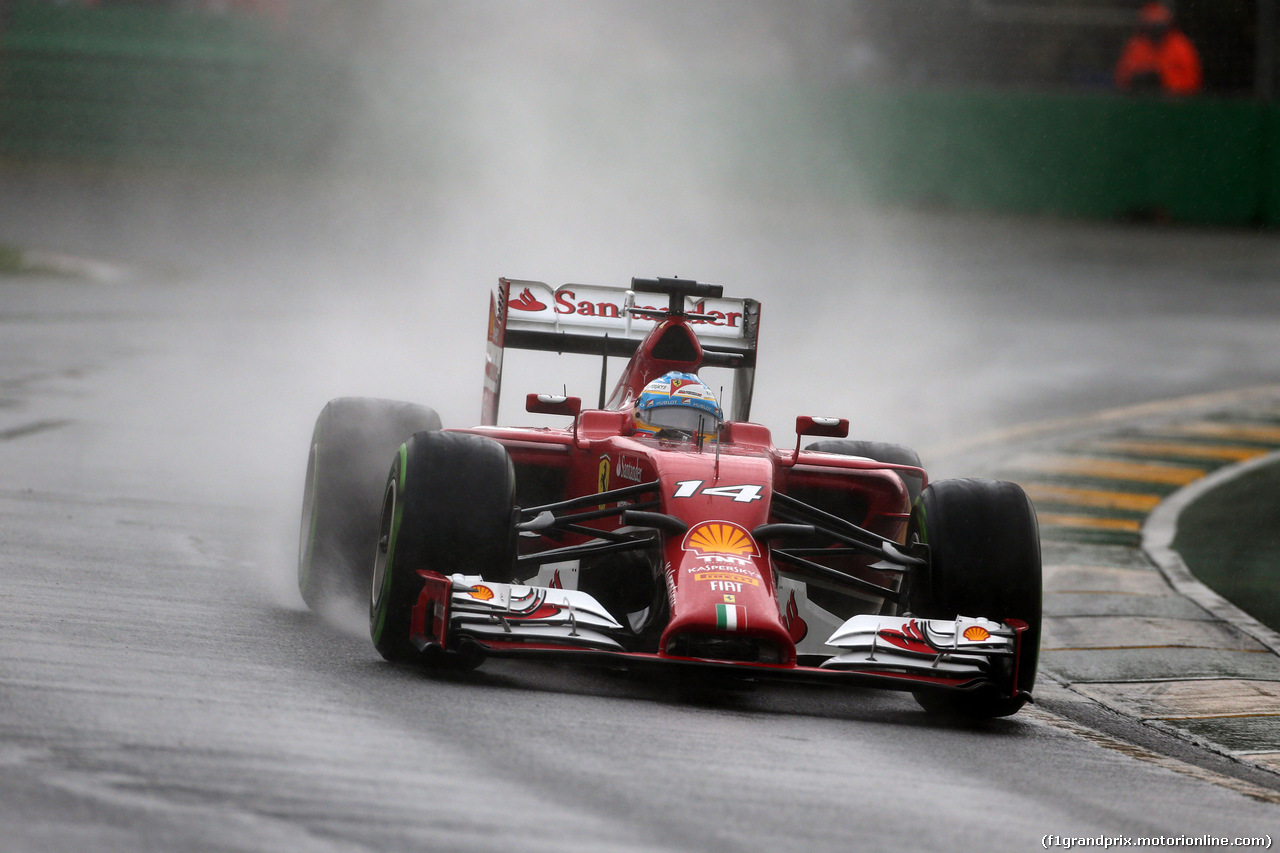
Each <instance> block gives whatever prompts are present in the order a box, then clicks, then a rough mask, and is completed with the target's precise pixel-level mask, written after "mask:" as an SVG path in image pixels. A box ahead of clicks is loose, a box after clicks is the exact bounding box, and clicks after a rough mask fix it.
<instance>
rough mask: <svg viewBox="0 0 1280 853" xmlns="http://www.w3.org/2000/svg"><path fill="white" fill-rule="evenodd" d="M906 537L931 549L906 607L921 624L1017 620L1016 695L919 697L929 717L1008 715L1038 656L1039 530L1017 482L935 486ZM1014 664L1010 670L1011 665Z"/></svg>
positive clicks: (1021, 698)
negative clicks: (1023, 628)
mask: <svg viewBox="0 0 1280 853" xmlns="http://www.w3.org/2000/svg"><path fill="white" fill-rule="evenodd" d="M908 536H909V537H910V536H916V537H919V540H920V541H921V542H924V543H925V544H926V545H928V546H929V555H930V556H929V564H928V565H927V566H923V567H920V568H919V569H917V570H915V571H913V572H912V575H911V576H910V578H909V581H908V591H907V608H908V610H909V611H910V612H911V613H912V614H913V615H915V616H920V617H923V618H927V619H954V618H955V617H956V616H978V617H983V618H987V619H994V620H998V621H1009V620H1020V621H1022V622H1025V623H1026V625H1027V630H1026V631H1025V632H1023V634H1022V639H1021V654H1020V656H1019V660H1018V666H1017V672H1016V673H1015V672H1012V671H1010V672H1007V673H1005V676H1006V678H1007V680H1009V681H1011V682H1012V687H1013V688H1014V689H1016V695H1015V694H1014V690H1013V689H1011V690H1009V691H996V690H992V691H989V692H980V691H975V692H972V693H943V692H933V691H917V692H916V694H915V696H916V701H918V702H919V703H920V705H921V706H922V707H923V708H924V709H925V710H926V711H929V712H930V713H935V714H943V715H948V716H962V717H977V718H985V717H1006V716H1009V715H1010V714H1014V713H1016V712H1017V711H1018V709H1019V708H1021V707H1022V705H1023V704H1024V702H1025V701H1026V696H1027V694H1029V693H1030V691H1031V688H1032V686H1033V685H1034V684H1035V679H1036V666H1037V662H1038V660H1039V654H1040V623H1041V561H1040V531H1039V526H1038V524H1037V521H1036V513H1035V508H1034V507H1033V506H1032V504H1031V501H1030V499H1029V498H1028V497H1027V495H1026V493H1025V492H1024V491H1023V490H1022V488H1021V487H1020V486H1018V485H1017V484H1016V483H1006V482H998V481H994V480H939V481H938V482H935V483H932V484H930V485H929V487H928V488H926V489H925V490H924V491H923V492H922V493H921V495H920V500H919V501H918V502H917V503H916V505H915V508H914V511H913V512H912V515H911V526H910V529H909V533H908ZM1011 666H1012V665H1011Z"/></svg>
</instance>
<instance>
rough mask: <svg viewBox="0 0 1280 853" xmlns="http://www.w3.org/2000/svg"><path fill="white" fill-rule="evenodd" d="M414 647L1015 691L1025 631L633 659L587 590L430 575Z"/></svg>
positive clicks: (863, 626)
mask: <svg viewBox="0 0 1280 853" xmlns="http://www.w3.org/2000/svg"><path fill="white" fill-rule="evenodd" d="M422 575H423V578H424V580H426V584H425V585H424V588H423V591H422V594H421V596H420V597H419V600H418V602H417V605H416V606H415V608H414V620H413V641H414V643H415V645H417V647H418V648H419V649H420V650H427V649H429V648H436V649H442V650H447V651H460V650H467V649H468V648H469V649H470V650H472V651H476V650H478V651H480V652H482V653H483V654H485V655H495V656H541V657H577V658H579V659H586V660H597V661H601V662H621V663H625V664H627V665H635V666H644V665H659V664H661V665H683V666H701V667H711V668H720V669H733V670H736V671H738V672H740V673H741V674H742V675H744V676H749V677H752V678H759V679H779V680H784V679H802V680H808V681H819V682H821V681H826V682H844V683H854V684H863V685H869V686H876V687H885V688H890V689H898V690H917V689H935V688H936V689H951V690H991V689H996V690H998V691H1000V692H1002V693H1007V694H1008V695H1010V696H1012V695H1014V694H1015V692H1016V688H1015V687H1014V686H1013V685H1015V684H1016V683H1017V670H1018V658H1019V655H1020V644H1021V642H1022V638H1023V635H1024V632H1025V631H1026V627H1027V626H1026V625H1025V624H1023V623H1020V622H1012V621H1011V622H1010V623H1003V622H993V621H991V620H988V619H981V618H970V617H965V616H960V617H957V618H956V619H918V618H913V617H910V616H874V615H861V616H854V617H853V618H851V619H848V620H846V621H845V622H844V623H843V624H842V625H841V626H840V627H839V628H838V629H837V630H836V631H835V633H833V634H832V635H831V637H830V638H829V639H828V640H827V642H826V645H827V646H828V647H830V651H831V656H830V657H829V658H827V659H826V660H825V661H823V662H822V663H821V664H820V665H818V666H793V665H779V664H766V663H755V662H746V661H720V660H711V659H706V658H690V657H676V656H671V655H658V654H652V653H642V652H634V651H628V650H627V649H626V647H625V645H624V642H625V637H626V634H627V632H626V630H625V629H624V628H623V626H622V625H621V624H619V623H618V621H617V620H616V619H614V617H613V616H611V615H610V614H609V612H608V611H607V610H605V608H604V607H603V606H602V605H601V604H600V603H599V602H597V601H596V600H595V599H594V598H593V597H592V596H591V595H589V594H588V593H585V592H582V591H580V590H570V589H558V588H552V587H539V586H526V585H521V584H502V583H491V582H489V581H486V580H484V579H483V578H481V577H479V576H475V575H452V576H451V577H442V576H440V575H436V574H434V573H429V572H423V573H422Z"/></svg>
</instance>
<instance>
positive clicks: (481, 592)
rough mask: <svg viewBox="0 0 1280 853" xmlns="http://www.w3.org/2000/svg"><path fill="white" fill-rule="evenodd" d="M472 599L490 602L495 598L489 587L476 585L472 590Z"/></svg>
mask: <svg viewBox="0 0 1280 853" xmlns="http://www.w3.org/2000/svg"><path fill="white" fill-rule="evenodd" d="M471 597H472V598H478V599H480V600H481V601H489V600H490V599H492V598H493V590H491V589H489V587H487V586H485V585H484V584H476V585H475V586H474V587H472V589H471Z"/></svg>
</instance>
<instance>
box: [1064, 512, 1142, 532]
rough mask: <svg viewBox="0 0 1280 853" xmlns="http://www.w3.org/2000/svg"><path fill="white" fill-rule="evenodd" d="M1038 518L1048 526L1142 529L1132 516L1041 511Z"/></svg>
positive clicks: (1093, 528)
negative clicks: (1094, 515)
mask: <svg viewBox="0 0 1280 853" xmlns="http://www.w3.org/2000/svg"><path fill="white" fill-rule="evenodd" d="M1039 518H1040V523H1041V524H1043V525H1046V526H1050V527H1085V528H1089V529H1090V530H1123V531H1125V532H1127V533H1138V532H1139V531H1141V530H1142V522H1141V521H1138V520H1137V519H1133V518H1095V517H1093V516H1088V515H1067V514H1064V513H1056V512H1042V513H1040V514H1039Z"/></svg>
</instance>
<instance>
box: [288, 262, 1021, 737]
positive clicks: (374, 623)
mask: <svg viewBox="0 0 1280 853" xmlns="http://www.w3.org/2000/svg"><path fill="white" fill-rule="evenodd" d="M759 323H760V305H759V303H758V302H756V301H755V300H751V299H726V298H725V297H724V296H723V291H722V288H720V287H718V286H713V285H708V284H702V283H698V282H694V281H687V280H682V279H633V280H632V282H631V287H630V288H629V289H624V288H609V287H597V286H583V285H565V286H562V287H559V288H552V287H550V286H548V285H545V284H543V283H541V282H533V281H516V280H508V279H501V280H500V281H499V287H498V290H497V292H496V293H495V294H494V295H493V296H492V297H491V300H490V314H489V342H488V351H487V364H486V367H485V383H484V395H483V407H482V417H481V425H480V426H477V427H474V428H471V429H459V430H442V429H441V426H440V419H439V418H438V417H437V416H436V414H435V413H434V412H433V411H432V410H430V409H427V408H425V407H422V406H417V405H412V404H409V403H401V402H394V401H388V400H377V399H367V398H339V399H335V400H333V401H331V402H330V403H329V404H328V405H327V406H326V407H325V408H324V410H323V411H322V412H321V414H320V416H319V419H318V420H317V422H316V426H315V432H314V434H313V436H312V440H311V453H310V459H309V462H308V465H307V475H306V486H305V491H304V499H303V510H302V535H301V543H300V556H299V585H300V587H301V590H302V595H303V597H304V599H305V600H306V601H307V603H308V604H309V605H311V606H312V607H319V606H321V605H322V603H323V602H324V601H325V600H326V599H327V598H328V597H330V596H334V595H337V596H350V595H358V596H359V598H360V600H361V601H362V602H363V601H365V600H367V601H368V607H369V622H370V631H371V634H372V637H373V643H374V645H375V646H376V647H377V650H378V651H379V652H380V653H381V654H382V656H383V657H385V658H386V659H387V660H390V661H398V662H418V663H421V664H423V665H428V666H457V665H464V666H471V665H475V664H478V663H479V662H480V661H482V660H483V659H484V658H486V657H488V656H508V657H521V656H523V657H546V658H578V659H586V660H597V661H603V662H608V663H610V664H622V665H624V666H628V667H636V668H638V667H641V666H660V667H668V668H673V669H674V670H676V671H680V672H684V673H687V672H690V671H692V672H694V673H695V674H696V673H698V672H699V671H701V672H703V673H705V674H715V673H717V672H718V673H721V674H724V673H728V674H729V675H730V676H731V677H732V678H737V679H743V680H762V679H803V680H808V681H812V682H825V683H831V684H844V685H861V686H877V687H886V688H892V689H899V690H909V691H912V692H913V693H914V695H915V697H916V699H917V700H918V701H919V702H920V704H921V705H922V706H923V707H924V708H925V709H926V710H928V711H931V712H937V713H946V714H960V715H966V716H979V717H993V716H1006V715H1009V714H1013V713H1015V712H1016V711H1017V710H1018V709H1019V708H1020V707H1021V706H1022V705H1023V704H1024V703H1025V702H1026V701H1027V700H1028V699H1029V698H1030V691H1031V688H1032V685H1033V683H1034V681H1035V674H1036V662H1037V657H1038V653H1039V643H1040V609H1041V607H1040V589H1041V586H1040V540H1039V534H1038V528H1037V524H1036V517H1035V511H1034V509H1033V508H1032V505H1031V503H1030V501H1029V500H1028V499H1027V496H1026V495H1025V493H1024V492H1023V491H1022V489H1021V488H1020V487H1018V486H1017V485H1015V484H1013V483H1005V482H995V481H989V480H974V479H963V480H941V481H939V482H935V483H929V482H928V480H927V477H926V475H925V472H924V471H923V470H922V469H921V467H920V461H919V458H918V457H917V456H916V454H915V453H914V452H912V451H911V450H909V449H907V448H905V447H902V446H900V445H893V444H885V443H881V442H870V441H853V440H849V439H847V438H846V436H847V435H848V421H847V420H844V419H835V418H826V417H815V416H801V417H799V418H797V420H796V429H795V431H796V440H795V444H794V445H793V446H790V447H778V446H776V445H775V444H774V440H773V437H772V436H771V434H770V431H769V430H768V429H767V428H765V427H764V426H761V425H759V424H756V423H752V422H751V421H750V420H749V417H750V405H751V397H752V390H753V382H754V375H755V364H756V342H757V337H758V332H759ZM509 349H529V350H543V351H549V352H560V353H582V354H594V355H596V356H597V357H599V358H601V359H602V360H603V366H602V375H601V387H600V399H599V403H598V405H597V406H596V407H595V408H584V407H583V405H582V401H581V398H579V397H571V396H558V395H557V396H552V395H540V394H536V393H534V394H529V395H528V396H527V398H526V409H527V410H528V411H530V412H535V413H541V414H547V415H558V416H563V418H564V419H565V422H564V423H565V425H564V426H561V427H558V428H551V427H541V428H532V427H525V428H514V427H499V426H496V421H497V415H498V403H499V395H500V392H501V383H502V364H503V358H504V355H505V353H506V351H507V350H509ZM610 357H625V358H627V359H628V361H627V363H626V366H625V368H623V370H622V373H621V376H620V378H619V379H618V380H617V382H616V385H615V386H614V388H613V390H612V393H609V394H606V393H605V392H606V389H607V381H606V377H607V372H608V359H609V358H610ZM704 368H719V369H727V370H728V371H731V373H732V377H733V379H732V387H733V395H732V412H731V414H730V416H729V417H724V415H723V413H722V411H721V409H720V402H719V401H718V400H717V398H716V395H715V394H713V393H712V392H711V391H710V389H709V388H708V387H707V385H706V384H704V383H703V382H702V381H701V380H700V379H699V376H698V372H699V371H700V370H702V369H704ZM805 437H814V438H819V439H821V440H820V441H816V442H813V443H810V444H808V446H806V447H802V446H801V445H802V444H803V442H804V439H805ZM388 462H390V469H391V470H390V474H389V475H388V474H387V464H388ZM362 606H363V605H362ZM713 680H714V679H713Z"/></svg>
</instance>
